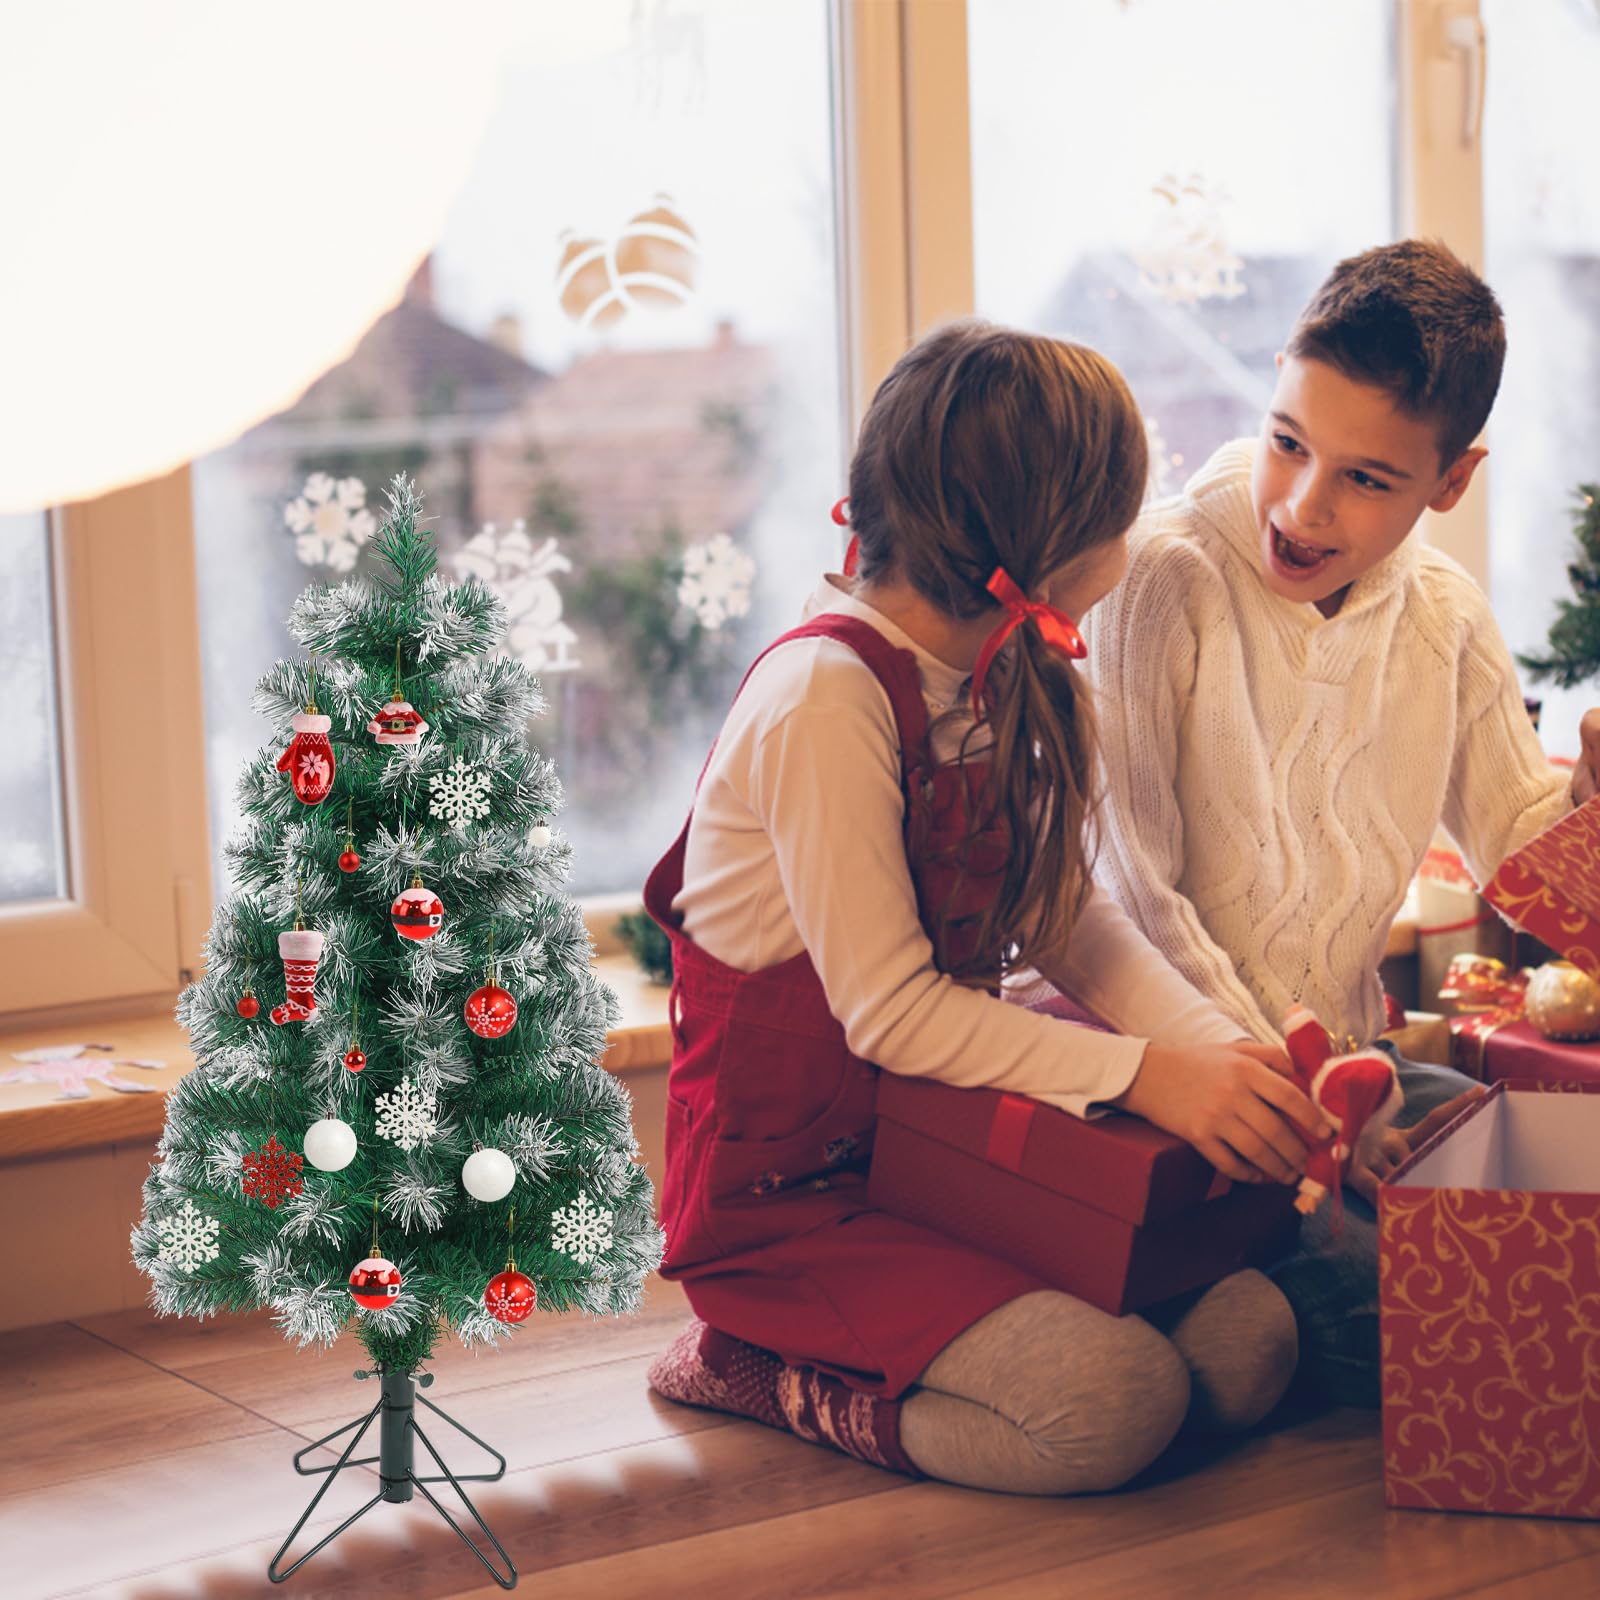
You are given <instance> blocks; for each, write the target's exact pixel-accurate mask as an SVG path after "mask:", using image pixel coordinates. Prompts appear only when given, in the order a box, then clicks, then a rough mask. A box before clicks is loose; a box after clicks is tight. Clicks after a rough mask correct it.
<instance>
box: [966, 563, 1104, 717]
mask: <svg viewBox="0 0 1600 1600" xmlns="http://www.w3.org/2000/svg"><path fill="white" fill-rule="evenodd" d="M985 587H986V588H987V589H988V591H989V593H990V594H992V595H993V596H994V597H995V599H996V600H998V601H999V602H1000V604H1001V605H1003V606H1004V607H1005V608H1006V616H1005V620H1004V621H1003V622H1001V624H1000V625H999V626H998V627H997V628H996V629H995V630H994V632H993V633H991V634H990V635H989V637H988V638H987V639H985V640H984V641H983V648H982V649H981V650H980V651H979V652H978V664H977V665H976V666H975V667H974V668H973V669H972V714H973V716H974V717H978V718H980V719H981V718H982V716H983V684H984V680H985V679H986V678H987V677H988V676H989V668H990V666H991V665H992V664H993V662H994V658H995V656H996V655H997V654H998V653H999V650H1000V646H1001V645H1003V644H1004V643H1005V642H1006V640H1007V639H1009V638H1010V637H1011V635H1012V634H1013V633H1015V632H1016V630H1017V629H1018V628H1020V627H1021V626H1022V625H1023V623H1025V622H1031V623H1032V624H1033V625H1034V627H1036V628H1037V629H1038V630H1039V637H1040V638H1041V639H1043V640H1044V642H1045V644H1046V645H1048V646H1049V647H1050V649H1052V650H1054V651H1055V652H1056V653H1057V654H1058V655H1063V656H1070V657H1071V658H1072V659H1073V660H1074V661H1081V660H1083V658H1084V657H1085V656H1086V655H1088V653H1089V650H1088V647H1087V646H1086V645H1085V644H1084V642H1083V635H1082V634H1081V633H1079V632H1078V625H1077V623H1075V622H1074V621H1073V620H1072V618H1071V617H1069V616H1068V615H1067V614H1066V612H1065V611H1058V610H1057V609H1056V608H1055V607H1054V606H1052V605H1046V604H1045V603H1044V601H1042V600H1030V599H1028V597H1027V596H1026V595H1025V594H1023V592H1022V591H1021V590H1020V589H1019V588H1018V587H1017V585H1016V580H1015V579H1014V578H1012V576H1011V574H1010V573H1009V572H1007V571H1006V569H1005V568H1004V567H996V568H995V569H994V571H993V573H991V574H990V577H989V582H988V583H987V584H986V585H985Z"/></svg>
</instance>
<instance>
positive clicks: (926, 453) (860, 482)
mask: <svg viewBox="0 0 1600 1600" xmlns="http://www.w3.org/2000/svg"><path fill="white" fill-rule="evenodd" d="M1146 473H1147V452H1146V445H1145V433H1144V425H1143V422H1142V420H1141V418H1140V415H1139V409H1138V407H1137V406H1136V405H1135V403H1134V399H1133V396H1132V394H1131V393H1130V392H1129V390H1128V386H1127V384H1126V383H1125V382H1124V380H1123V378H1122V375H1121V374H1120V373H1119V372H1118V371H1117V369H1116V368H1115V367H1114V366H1112V365H1111V363H1110V362H1109V361H1107V360H1105V359H1104V357H1102V356H1100V355H1097V354H1096V353H1095V352H1094V351H1093V350H1090V349H1088V348H1086V347H1085V346H1083V345H1078V344H1071V343H1068V342H1066V341H1065V340H1060V339H1047V338H1043V337H1040V336H1037V335H1033V334H1025V333H1018V332H1015V331H1013V330H1011V329H1008V328H1000V327H995V326H993V325H992V324H989V323H984V322H961V323H955V324H953V325H951V326H948V327H945V328H942V329H940V330H938V331H937V332H935V333H932V334H930V335H929V336H928V337H927V338H925V339H923V340H922V341H921V342H920V343H919V344H917V345H916V346H915V347H914V348H913V349H912V350H910V351H908V352H907V353H906V354H905V355H904V356H902V357H901V358H900V360H899V361H898V362H897V363H896V364H895V367H894V370H893V371H892V372H890V374H889V376H888V377H887V378H885V379H884V381H883V383H882V385H881V386H880V387H879V389H878V392H877V394H876V395H875V396H874V397H873V401H872V404H871V406H870V407H869V408H868V411H867V415H866V418H865V420H864V421H863V422H862V425H861V437H860V440H859V443H858V444H857V447H856V453H855V458H854V460H853V461H852V462H851V465H850V525H851V529H852V531H853V532H854V533H855V535H856V537H857V538H858V539H859V541H860V551H859V566H858V569H857V570H858V572H859V575H860V577H861V578H862V579H863V580H865V581H869V582H870V581H871V580H872V579H874V578H877V577H882V576H887V575H889V574H890V573H894V574H897V575H898V576H899V577H901V578H903V579H904V580H905V581H906V582H908V583H909V584H910V585H911V586H912V587H913V588H914V589H915V590H916V591H917V592H918V593H919V594H921V595H922V596H923V597H924V598H925V599H927V600H929V601H931V602H932V603H933V604H934V605H936V606H938V607H939V609H940V610H942V611H944V612H946V613H948V614H949V615H951V616H955V617H976V616H980V615H983V614H984V613H986V612H990V611H992V612H993V613H994V616H995V620H996V621H997V622H998V621H999V620H1001V618H1002V617H1003V615H1004V613H1003V612H1002V610H1001V609H1000V607H999V606H998V605H997V604H996V603H995V601H994V599H993V597H992V596H991V595H990V594H989V593H988V591H987V589H986V587H985V585H986V584H987V583H988V581H989V578H990V576H991V574H992V573H993V572H994V570H995V568H996V567H1004V568H1005V570H1006V571H1007V572H1008V573H1010V575H1011V576H1012V578H1013V579H1014V580H1015V581H1016V583H1017V584H1018V586H1019V587H1020V588H1021V589H1022V591H1023V592H1024V593H1025V594H1027V595H1029V596H1030V597H1031V598H1036V597H1037V595H1038V589H1039V586H1040V585H1041V584H1043V583H1044V582H1045V580H1047V579H1049V578H1051V577H1053V576H1054V575H1055V574H1056V573H1058V572H1060V570H1061V569H1062V568H1063V567H1065V566H1066V565H1067V564H1068V563H1069V562H1071V561H1072V560H1073V559H1074V558H1075V557H1077V556H1081V555H1083V554H1085V553H1086V552H1088V551H1090V550H1092V549H1094V548H1095V547H1096V546H1098V545H1102V544H1105V543H1106V542H1108V541H1110V540H1112V539H1115V538H1117V537H1118V536H1119V535H1120V534H1122V533H1123V532H1124V531H1125V530H1126V529H1127V527H1128V525H1129V524H1130V523H1131V522H1132V521H1133V519H1134V517H1135V515H1136V514H1137V512H1138V509H1139V504H1140V501H1141V499H1142V498H1143V494H1144V487H1145V479H1146ZM988 681H989V684H990V685H991V686H992V690H993V697H992V702H991V711H990V714H989V717H988V719H987V720H986V721H985V722H984V723H983V724H982V725H981V726H982V727H983V728H984V729H985V730H986V732H987V733H988V734H989V736H990V739H991V743H990V744H989V745H988V747H987V748H985V749H983V750H981V751H976V750H975V751H974V752H973V755H974V759H976V758H977V757H978V756H979V755H981V756H982V757H983V758H984V759H986V760H987V761H988V762H989V763H990V772H989V780H988V784H987V787H986V790H985V802H984V803H983V804H982V805H980V806H979V807H977V808H976V811H975V814H974V816H973V819H972V824H971V831H970V832H969V835H968V839H967V841H966V842H967V845H968V846H971V845H972V844H974V843H975V842H976V839H977V836H978V834H979V833H981V832H983V831H985V829H986V828H988V827H990V826H992V825H993V824H996V823H998V824H1001V825H1003V826H1004V828H1005V829H1006V831H1007V832H1008V833H1009V835H1010V840H1011V845H1010V850H1009V853H1008V857H1007V861H1006V865H1005V867H1004V869H1003V872H1002V873H1001V881H1000V885H999V892H998V894H997V895H996V896H995V899H994V902H993V904H992V905H991V907H990V909H989V910H988V912H987V913H986V914H985V916H984V918H983V921H982V924H981V926H980V929H979V931H978V936H977V945H976V950H975V952H974V954H973V956H972V957H971V959H970V960H967V961H964V962H962V963H961V965H960V968H959V970H956V971H954V972H953V973H952V975H953V976H955V977H958V978H961V979H962V980H964V981H967V982H973V983H992V982H993V981H994V979H995V978H996V977H997V976H998V975H999V973H1000V972H1001V970H1002V969H1003V968H1004V967H1005V966H1007V965H1010V964H1012V963H1013V962H1021V961H1023V960H1024V959H1025V951H1026V949H1027V948H1036V949H1052V948H1059V947H1060V946H1061V945H1062V944H1064V943H1065V941H1066V938H1067V936H1068V935H1069V933H1070V932H1071V929H1072V925H1073V923H1074V922H1075V921H1076V919H1077V916H1078V913H1079V911H1080V910H1081V909H1082V906H1083V902H1084V898H1085V896H1086V895H1087V894H1088V891H1089V864H1090V857H1091V843H1090V837H1089V827H1090V823H1091V820H1092V816H1093V811H1094V805H1095V799H1096V794H1095V772H1096V765H1097V760H1096V757H1097V746H1096V737H1095V726H1094V716H1093V712H1092V710H1091V707H1090V703H1089V696H1088V692H1087V687H1086V685H1085V684H1084V683H1083V682H1082V681H1081V680H1080V679H1079V678H1078V676H1077V674H1076V672H1075V671H1074V670H1073V668H1072V667H1071V666H1070V665H1069V664H1068V663H1067V662H1066V661H1064V660H1062V659H1061V658H1060V657H1058V656H1057V655H1055V654H1054V653H1052V652H1051V651H1050V650H1049V649H1048V648H1047V647H1046V645H1045V644H1044V642H1043V641H1042V640H1041V639H1040V637H1039V634H1038V631H1037V629H1036V628H1034V627H1033V626H1032V625H1031V624H1030V625H1024V626H1023V627H1021V628H1019V629H1017V630H1016V632H1014V633H1013V634H1012V635H1011V638H1010V640H1009V642H1008V643H1007V644H1006V646H1005V648H1004V649H1003V650H1002V651H1001V653H1000V655H999V657H998V658H997V659H996V661H995V664H994V667H993V669H992V670H991V671H990V674H989V680H988ZM970 743H971V738H970V735H969V738H968V740H967V741H965V742H964V743H963V747H962V760H963V761H965V760H966V759H967V747H968V745H969V744H970Z"/></svg>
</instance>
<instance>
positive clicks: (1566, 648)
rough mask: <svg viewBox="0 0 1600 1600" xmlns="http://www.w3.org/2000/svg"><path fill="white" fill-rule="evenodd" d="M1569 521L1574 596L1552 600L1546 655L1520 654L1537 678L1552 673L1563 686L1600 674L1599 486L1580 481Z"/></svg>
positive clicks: (1572, 686) (1522, 663)
mask: <svg viewBox="0 0 1600 1600" xmlns="http://www.w3.org/2000/svg"><path fill="white" fill-rule="evenodd" d="M1572 520H1573V522H1574V524H1575V532H1576V534H1577V539H1578V555H1577V559H1576V560H1575V561H1573V562H1572V563H1571V564H1570V565H1569V566H1568V567H1567V577H1568V579H1569V580H1570V581H1571V584H1572V589H1573V598H1572V599H1570V600H1558V601H1557V602H1556V620H1555V621H1554V622H1553V623H1551V625H1550V649H1549V651H1548V652H1547V653H1546V654H1544V655H1527V656H1524V655H1519V656H1518V657H1517V660H1518V662H1519V663H1520V664H1521V665H1522V666H1524V667H1526V668H1527V669H1528V672H1529V673H1530V674H1531V675H1532V676H1533V677H1534V678H1535V679H1545V678H1553V679H1554V680H1555V681H1556V683H1557V684H1558V685H1560V687H1561V688H1563V689H1575V688H1577V686H1578V685H1579V684H1581V683H1587V682H1588V681H1589V680H1590V679H1591V678H1594V677H1597V676H1600V485H1597V484H1593V483H1585V484H1581V485H1580V486H1579V488H1578V505H1577V507H1576V509H1575V510H1574V511H1573V516H1572Z"/></svg>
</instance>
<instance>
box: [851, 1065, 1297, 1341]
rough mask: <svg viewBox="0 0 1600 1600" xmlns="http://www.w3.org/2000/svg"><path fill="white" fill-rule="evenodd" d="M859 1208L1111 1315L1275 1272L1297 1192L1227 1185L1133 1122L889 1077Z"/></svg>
mask: <svg viewBox="0 0 1600 1600" xmlns="http://www.w3.org/2000/svg"><path fill="white" fill-rule="evenodd" d="M868 1197H869V1199H870V1200H871V1202H872V1203H873V1204H874V1205H875V1206H879V1207H881V1208H882V1209H883V1210H885V1211H889V1212H893V1213H894V1214H895V1215H896V1216H900V1217H905V1218H906V1219H908V1220H909V1221H912V1222H918V1223H921V1224H923V1225H924V1226H926V1227H930V1228H935V1229H937V1230H939V1231H940V1232H941V1233H945V1234H947V1235H949V1236H950V1237H951V1238H953V1239H959V1240H961V1241H962V1242H963V1243H965V1244H969V1245H971V1246H972V1247H973V1248H974V1249H978V1250H984V1251H987V1252H989V1253H990V1254H991V1255H995V1256H999V1257H1000V1258H1002V1259H1003V1260H1006V1261H1011V1262H1014V1263H1015V1264H1016V1265H1018V1266H1020V1267H1025V1268H1027V1269H1028V1270H1029V1271H1032V1272H1035V1273H1037V1274H1038V1275H1039V1276H1040V1277H1041V1278H1043V1279H1044V1280H1045V1281H1046V1282H1047V1283H1049V1284H1051V1285H1052V1286H1053V1287H1055V1288H1058V1289H1064V1290H1066V1291H1067V1292H1068V1293H1069V1294H1075V1295H1077V1296H1078V1297H1079V1298H1080V1299H1083V1300H1087V1301H1089V1303H1090V1304H1091V1305H1096V1306H1099V1307H1100V1308H1101V1310H1103V1311H1109V1312H1111V1313H1112V1314H1113V1315H1117V1316H1120V1315H1121V1314H1122V1313H1124V1312H1127V1311H1137V1310H1139V1309H1141V1308H1143V1307H1145V1306H1152V1305H1156V1304H1158V1303H1159V1302H1161V1301H1163V1300H1167V1299H1170V1298H1171V1297H1172V1296H1173V1295H1178V1294H1183V1293H1185V1292H1186V1291H1187V1290H1190V1289H1196V1288H1200V1287H1202V1286H1204V1285H1206V1284H1210V1283H1215V1282H1216V1281H1217V1280H1218V1279H1219V1278H1223V1277H1226V1276H1227V1275H1228V1274H1229V1273H1230V1272H1236V1271H1237V1270H1238V1269H1239V1268H1240V1267H1243V1266H1250V1265H1257V1264H1261V1263H1264V1262H1267V1261H1271V1260H1274V1259H1276V1258H1277V1257H1279V1256H1281V1255H1283V1254H1284V1253H1285V1252H1287V1251H1288V1250H1289V1249H1290V1248H1291V1246H1292V1245H1293V1243H1294V1239H1295V1233H1296V1230H1297V1228H1298V1226H1299V1216H1298V1213H1297V1212H1296V1211H1295V1209H1294V1191H1293V1190H1292V1189H1288V1188H1283V1187H1279V1186H1278V1185H1276V1184H1273V1185H1265V1184H1263V1185H1257V1184H1237V1185H1230V1184H1229V1183H1228V1181H1227V1180H1226V1179H1225V1178H1223V1177H1222V1176H1221V1175H1220V1174H1219V1173H1218V1172H1217V1171H1216V1169H1215V1168H1214V1167H1213V1166H1211V1164H1210V1163H1209V1162H1208V1161H1206V1160H1205V1158H1204V1157H1203V1156H1201V1155H1200V1153H1199V1152H1198V1151H1197V1150H1195V1149H1194V1148H1193V1146H1191V1145H1189V1144H1187V1143H1185V1142H1184V1141H1183V1140H1182V1139H1177V1138H1174V1137H1173V1136H1172V1135H1170V1134H1167V1133H1163V1132H1162V1131H1161V1130H1160V1129H1159V1128H1156V1127H1153V1126H1152V1125H1151V1124H1150V1123H1148V1122H1145V1121H1143V1120H1142V1119H1140V1118H1138V1117H1132V1116H1125V1115H1123V1114H1121V1113H1117V1112H1113V1113H1110V1114H1108V1115H1107V1116H1105V1117H1103V1118H1098V1119H1096V1120H1094V1121H1085V1120H1084V1119H1083V1118H1081V1117H1075V1116H1072V1115H1071V1114H1070V1113H1068V1112H1065V1111H1060V1110H1057V1109H1056V1108H1055V1107H1053V1106H1046V1105H1041V1104H1040V1103H1039V1102H1038V1101H1036V1100H1030V1099H1028V1098H1026V1097H1025V1096H1022V1095H1013V1094H1002V1093H1000V1092H999V1091H998V1090H993V1089H957V1088H953V1087H952V1086H950V1085H949V1084H943V1083H935V1082H933V1081H932V1080H930V1079H926V1078H906V1077H899V1076H897V1075H896V1074H894V1073H892V1072H885V1073H883V1074H881V1075H880V1077H879V1082H878V1122H877V1132H876V1135H875V1142H874V1146H873V1155H872V1176H871V1179H870V1183H869V1187H868Z"/></svg>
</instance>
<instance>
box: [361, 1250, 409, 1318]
mask: <svg viewBox="0 0 1600 1600" xmlns="http://www.w3.org/2000/svg"><path fill="white" fill-rule="evenodd" d="M350 1293H351V1294H352V1295H353V1296H354V1297H355V1302H356V1304H357V1305H358V1306H365V1307H366V1309H367V1310H368V1311H382V1310H383V1308H384V1307H385V1306H387V1305H392V1304H393V1303H394V1300H395V1296H396V1295H398V1294H399V1293H400V1269H399V1267H397V1266H396V1265H395V1264H394V1262H392V1261H389V1260H386V1259H385V1258H384V1257H383V1256H368V1257H367V1259H366V1260H365V1261H358V1262H357V1263H356V1264H355V1266H354V1267H352V1268H351V1269H350Z"/></svg>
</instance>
